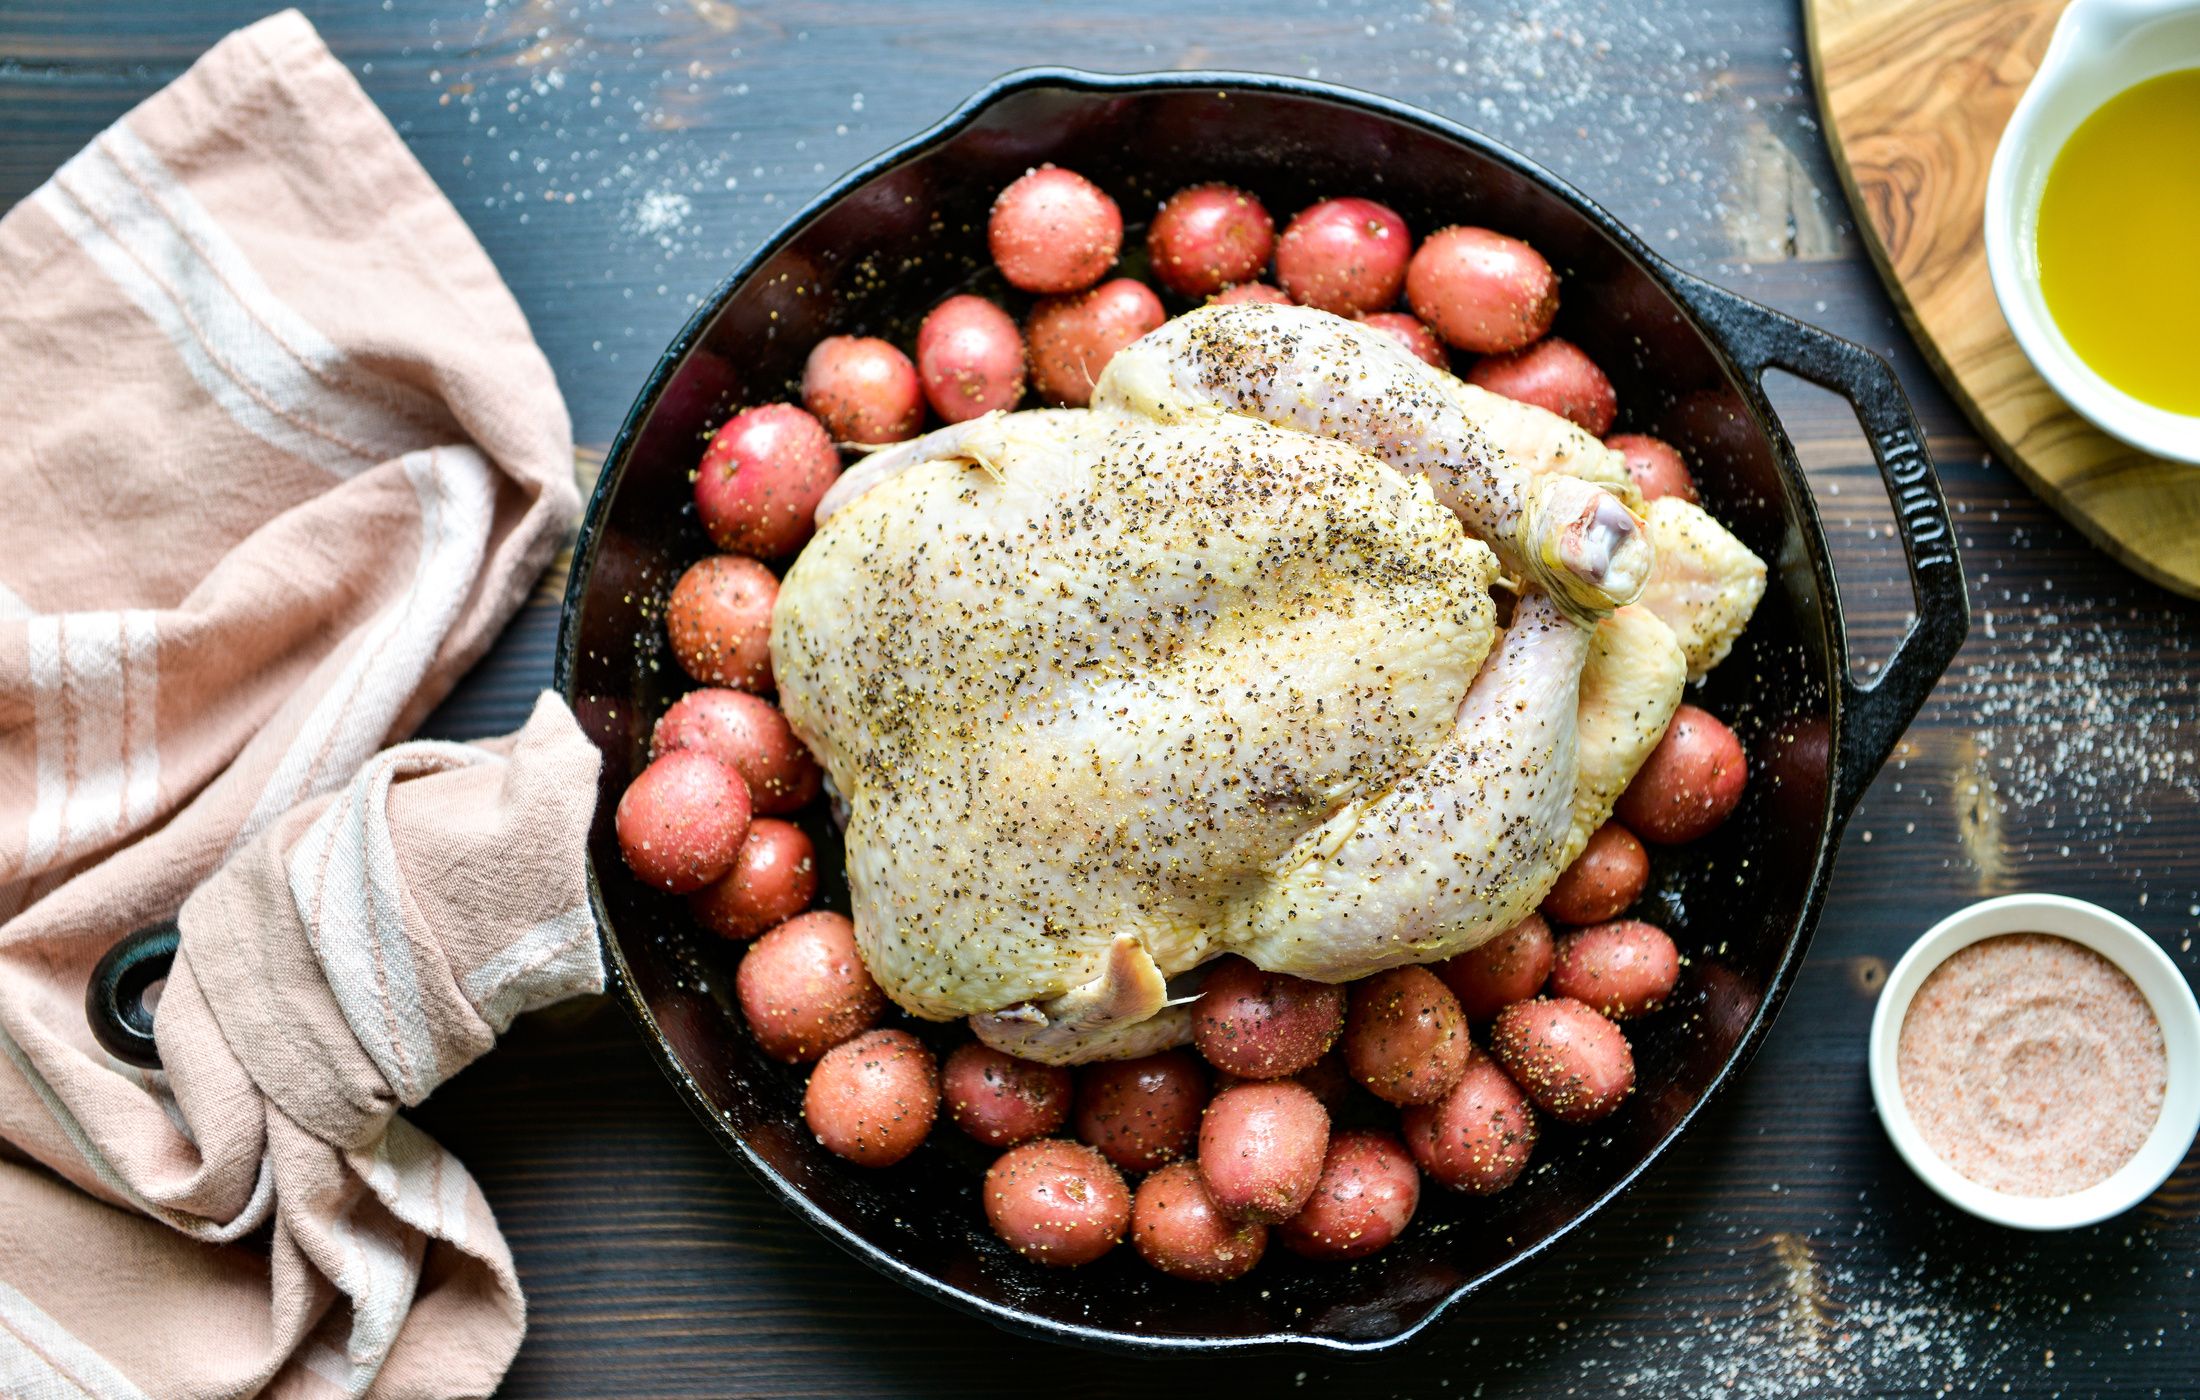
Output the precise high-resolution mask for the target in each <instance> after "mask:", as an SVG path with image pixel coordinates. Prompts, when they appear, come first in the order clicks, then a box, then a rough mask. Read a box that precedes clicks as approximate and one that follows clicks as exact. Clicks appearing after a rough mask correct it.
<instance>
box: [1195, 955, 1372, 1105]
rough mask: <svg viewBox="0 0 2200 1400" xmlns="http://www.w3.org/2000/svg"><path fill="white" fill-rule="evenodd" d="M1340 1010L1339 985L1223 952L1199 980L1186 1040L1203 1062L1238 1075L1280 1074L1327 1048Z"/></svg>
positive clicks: (1339, 1027) (1340, 1021) (1339, 1026)
mask: <svg viewBox="0 0 2200 1400" xmlns="http://www.w3.org/2000/svg"><path fill="white" fill-rule="evenodd" d="M1344 1010H1345V989H1344V988H1342V987H1332V986H1329V985H1326V984H1324V983H1321V982H1310V981H1308V980H1307V979H1305V978H1303V977H1292V976H1290V975H1288V974H1286V973H1281V972H1263V971H1261V970H1260V969H1259V968H1257V967H1255V966H1253V965H1252V964H1251V963H1249V962H1247V961H1246V960H1245V959H1243V958H1239V957H1225V958H1221V959H1218V960H1217V961H1216V963H1215V965H1214V967H1213V968H1212V969H1211V970H1210V971H1209V972H1208V973H1207V980H1206V981H1205V982H1204V983H1202V984H1201V986H1200V989H1199V1001H1198V1003H1197V1004H1196V1005H1195V1006H1194V1007H1193V1008H1192V1043H1193V1044H1194V1045H1196V1046H1198V1047H1199V1053H1200V1054H1201V1055H1204V1056H1205V1057H1206V1059H1207V1063H1208V1064H1211V1065H1213V1066H1214V1067H1215V1068H1217V1069H1220V1070H1226V1071H1228V1072H1229V1073H1231V1074H1234V1075H1237V1076H1238V1077H1239V1078H1241V1079H1282V1078H1284V1077H1286V1076H1288V1075H1293V1074H1297V1073H1298V1072H1299V1071H1300V1070H1303V1069H1305V1068H1307V1067H1308V1066H1309V1065H1311V1064H1313V1063H1314V1062H1315V1061H1316V1060H1319V1059H1320V1058H1321V1057H1322V1056H1323V1055H1326V1054H1328V1053H1329V1047H1330V1046H1332V1045H1334V1044H1336V1042H1337V1037H1338V1035H1339V1034H1340V1033H1342V1032H1343V1030H1344Z"/></svg>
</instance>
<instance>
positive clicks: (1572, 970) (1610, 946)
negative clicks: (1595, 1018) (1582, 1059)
mask: <svg viewBox="0 0 2200 1400" xmlns="http://www.w3.org/2000/svg"><path fill="white" fill-rule="evenodd" d="M1680 976H1681V955H1680V950H1679V949H1678V948H1675V947H1674V946H1673V940H1672V939H1671V938H1669V937H1667V936H1666V933H1665V930H1664V929H1661V928H1659V927H1658V926H1657V925H1655V924H1646V923H1644V922H1643V921H1642V920H1640V919H1618V920H1615V921H1613V922H1611V923H1608V924H1598V925H1596V926H1595V927H1594V928H1585V929H1580V930H1577V931H1576V932H1573V933H1569V934H1567V935H1566V936H1565V937H1564V938H1561V939H1559V940H1558V960H1557V961H1556V962H1555V963H1553V964H1552V966H1551V993H1552V995H1554V996H1562V997H1572V998H1573V999H1574V1000H1575V1001H1578V1002H1581V1003H1582V1004H1583V1005H1585V1006H1589V1007H1592V1008H1594V1009H1595V1010H1597V1011H1600V1012H1602V1013H1603V1014H1604V1015H1606V1016H1609V1017H1611V1018H1612V1019H1613V1020H1615V1021H1625V1020H1629V1019H1631V1018H1633V1017H1636V1016H1641V1015H1644V1014H1646V1013H1648V1012H1652V1011H1655V1010H1657V1009H1658V1008H1659V1007H1660V1006H1663V1005H1664V1004H1665V999H1666V998H1667V997H1669V996H1671V995H1672V994H1673V984H1674V983H1676V982H1678V981H1679V980H1680Z"/></svg>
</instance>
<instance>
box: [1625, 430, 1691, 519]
mask: <svg viewBox="0 0 2200 1400" xmlns="http://www.w3.org/2000/svg"><path fill="white" fill-rule="evenodd" d="M1604 445H1605V446H1606V447H1609V448H1611V449H1612V450H1613V451H1614V452H1617V453H1619V454H1620V455H1621V456H1623V457H1625V458H1626V459H1627V474H1628V475H1629V476H1631V477H1633V478H1634V479H1635V485H1636V487H1637V488H1638V489H1639V490H1641V492H1642V498H1643V499H1644V500H1645V501H1654V500H1657V499H1658V498H1659V497H1661V496H1678V497H1680V498H1681V499H1682V500H1684V501H1688V502H1691V503H1693V502H1695V500H1696V499H1697V498H1696V478H1695V477H1693V476H1691V475H1690V474H1689V471H1688V462H1687V460H1686V459H1684V458H1683V457H1682V456H1681V453H1680V449H1679V448H1677V447H1675V446H1673V444H1671V443H1669V442H1667V441H1665V440H1664V439H1662V438H1654V437H1650V436H1648V435H1647V434H1644V433H1614V434H1612V435H1611V436H1610V437H1608V438H1606V439H1605V440H1604Z"/></svg>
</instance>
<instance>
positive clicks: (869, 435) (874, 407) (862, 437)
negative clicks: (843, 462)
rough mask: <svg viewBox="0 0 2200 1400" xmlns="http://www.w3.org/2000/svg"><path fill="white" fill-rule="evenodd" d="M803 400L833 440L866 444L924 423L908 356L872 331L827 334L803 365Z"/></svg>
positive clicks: (920, 392) (913, 431)
mask: <svg viewBox="0 0 2200 1400" xmlns="http://www.w3.org/2000/svg"><path fill="white" fill-rule="evenodd" d="M802 404H803V407H805V408H807V409H809V410H810V412H812V413H814V414H816V415H817V418H818V421H819V422H821V423H823V424H824V425H825V430H826V431H827V432H829V433H831V434H832V435H833V438H834V440H835V441H838V442H845V443H851V444H857V445H861V446H865V447H872V446H877V445H878V444H880V443H888V442H900V441H901V440H903V439H904V438H913V437H915V436H916V435H917V433H918V431H919V430H920V429H922V428H923V427H924V388H923V385H922V384H921V383H920V382H919V381H918V379H917V367H916V366H915V365H913V364H911V363H909V357H908V356H907V355H904V354H902V353H901V351H899V350H897V349H895V348H894V347H893V346H892V345H891V344H889V343H887V342H886V341H883V340H880V339H879V338H878V337H876V336H855V335H829V336H827V337H825V338H824V339H823V340H821V341H819V342H818V343H817V346H816V348H815V349H813V350H811V351H810V358H809V360H808V362H807V363H805V364H804V365H803V366H802Z"/></svg>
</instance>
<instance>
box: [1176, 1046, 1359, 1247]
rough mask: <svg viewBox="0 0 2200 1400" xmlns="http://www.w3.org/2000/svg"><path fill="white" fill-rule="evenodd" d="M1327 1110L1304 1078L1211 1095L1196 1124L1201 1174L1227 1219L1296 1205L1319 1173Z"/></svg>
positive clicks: (1272, 1217) (1276, 1214) (1278, 1212)
mask: <svg viewBox="0 0 2200 1400" xmlns="http://www.w3.org/2000/svg"><path fill="white" fill-rule="evenodd" d="M1328 1150H1329V1113H1328V1111H1327V1110H1326V1109H1324V1108H1323V1107H1322V1106H1321V1101H1320V1100H1319V1099H1317V1098H1315V1097H1314V1096H1313V1094H1312V1093H1310V1092H1308V1090H1307V1089H1306V1087H1305V1086H1304V1085H1301V1084H1294V1083H1292V1082H1291V1081H1289V1080H1287V1079H1286V1080H1277V1081H1273V1082H1269V1083H1262V1084H1240V1085H1238V1086H1237V1087H1235V1088H1233V1089H1226V1090H1224V1091H1223V1092H1222V1093H1220V1094H1217V1095H1215V1099H1214V1102H1213V1103H1210V1104H1208V1105H1207V1114H1206V1116H1205V1117H1204V1118H1203V1119H1201V1121H1200V1125H1199V1175H1200V1179H1201V1180H1202V1181H1204V1182H1206V1183H1207V1192H1208V1194H1209V1195H1211V1196H1213V1197H1214V1201H1215V1207H1216V1208H1217V1209H1218V1210H1220V1211H1221V1212H1222V1213H1223V1214H1224V1215H1227V1216H1229V1217H1230V1218H1231V1219H1232V1220H1258V1221H1263V1222H1266V1223H1273V1222H1275V1221H1278V1220H1288V1219H1290V1218H1291V1217H1292V1216H1294V1215H1296V1214H1298V1213H1299V1209H1300V1208H1301V1207H1302V1206H1304V1205H1305V1204H1306V1199H1307V1197H1309V1196H1311V1195H1313V1194H1314V1185H1315V1183H1316V1182H1318V1181H1319V1180H1320V1179H1321V1174H1322V1161H1323V1156H1324V1154H1325V1153H1327V1152H1328Z"/></svg>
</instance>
